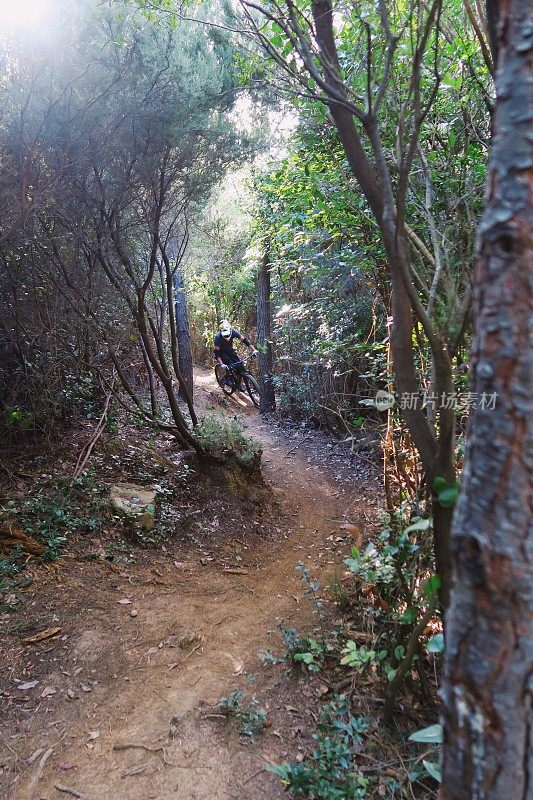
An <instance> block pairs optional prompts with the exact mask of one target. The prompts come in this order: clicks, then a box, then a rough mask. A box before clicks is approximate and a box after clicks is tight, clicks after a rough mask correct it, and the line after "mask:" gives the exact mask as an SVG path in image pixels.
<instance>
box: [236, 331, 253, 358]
mask: <svg viewBox="0 0 533 800" xmlns="http://www.w3.org/2000/svg"><path fill="white" fill-rule="evenodd" d="M234 334H235V338H236V339H240V340H241V342H242V343H243V344H245V345H246V347H249V348H250V350H253V351H254V353H255V352H257V351H256V349H255V347H254V346H253V344H252V343H251V341H250V340H249V339H248V338H247V337H246V336H243V335H242V333H240V332H239V331H238V330H236V329H234Z"/></svg>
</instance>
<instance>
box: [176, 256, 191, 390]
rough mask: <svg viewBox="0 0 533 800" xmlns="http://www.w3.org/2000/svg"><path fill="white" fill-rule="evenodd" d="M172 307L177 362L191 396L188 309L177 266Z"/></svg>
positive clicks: (181, 278) (181, 274) (182, 281)
mask: <svg viewBox="0 0 533 800" xmlns="http://www.w3.org/2000/svg"><path fill="white" fill-rule="evenodd" d="M174 308H175V312H176V339H177V341H178V364H179V368H180V372H181V374H182V375H183V377H184V379H185V384H186V386H187V389H188V390H189V394H190V396H191V399H192V396H193V361H192V343H191V331H190V328H189V311H188V308H187V294H186V293H185V282H184V280H183V273H182V272H181V270H180V268H179V267H177V268H176V271H175V272H174Z"/></svg>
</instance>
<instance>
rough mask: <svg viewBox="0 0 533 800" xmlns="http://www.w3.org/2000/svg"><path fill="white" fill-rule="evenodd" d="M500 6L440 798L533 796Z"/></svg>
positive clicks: (508, 114)
mask: <svg viewBox="0 0 533 800" xmlns="http://www.w3.org/2000/svg"><path fill="white" fill-rule="evenodd" d="M500 14H501V19H500V25H499V27H498V31H499V36H500V39H499V43H498V74H497V80H496V89H497V102H496V114H495V135H494V139H493V149H492V156H491V162H490V166H489V174H488V181H487V208H486V211H485V214H484V216H483V219H482V222H481V225H480V229H479V244H478V263H477V268H476V279H475V281H476V306H475V308H476V339H475V345H474V354H473V374H474V376H475V382H474V391H475V392H477V397H478V407H477V408H476V410H475V411H474V412H473V413H472V416H471V419H470V425H469V433H468V447H467V457H466V464H465V470H464V480H463V489H462V494H461V498H460V501H459V506H458V508H457V513H456V517H455V520H454V532H453V539H452V546H453V551H454V569H455V584H454V589H453V593H452V603H451V607H450V612H449V615H448V619H447V622H448V624H447V644H446V650H447V654H446V672H445V683H444V690H443V700H444V710H443V716H444V730H445V745H444V764H443V784H442V793H441V798H442V800H531V797H532V796H533V748H532V744H533V741H532V726H531V722H532V712H531V690H532V688H533V685H532V679H531V674H532V673H531V670H532V663H533V567H532V564H533V540H532V528H531V524H532V498H533V327H532V323H533V137H532V135H531V134H532V131H533V3H532V2H531V0H507V2H505V3H502V4H501V5H500ZM494 394H495V395H496V407H495V409H494V410H492V409H491V407H490V406H491V396H492V395H494ZM483 398H485V399H483ZM487 403H488V406H487ZM483 405H486V407H485V408H483V407H482V406H483Z"/></svg>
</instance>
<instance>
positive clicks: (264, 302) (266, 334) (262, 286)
mask: <svg viewBox="0 0 533 800" xmlns="http://www.w3.org/2000/svg"><path fill="white" fill-rule="evenodd" d="M271 328H272V317H271V310H270V272H269V261H268V250H265V253H264V254H263V258H262V259H261V263H260V264H259V270H258V272H257V344H258V348H259V386H260V389H261V405H260V411H261V413H262V414H268V413H269V412H271V411H275V409H276V397H275V394H274V385H273V383H272V373H273V355H272V331H271Z"/></svg>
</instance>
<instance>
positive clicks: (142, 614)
mask: <svg viewBox="0 0 533 800" xmlns="http://www.w3.org/2000/svg"><path fill="white" fill-rule="evenodd" d="M196 384H197V395H198V396H199V397H200V398H201V399H203V404H204V406H206V407H209V405H210V404H212V405H216V404H217V400H218V398H219V390H218V388H217V387H216V385H215V384H214V382H213V379H212V376H211V374H210V373H207V372H202V371H198V374H197V376H196ZM225 402H226V407H227V409H228V410H229V411H230V413H239V414H242V415H243V417H244V420H245V425H246V428H247V431H248V433H249V434H250V435H253V436H254V437H255V438H258V439H259V440H260V441H261V442H262V443H263V447H264V458H265V466H264V470H263V471H264V477H265V480H266V482H267V483H268V484H270V485H271V486H272V489H273V491H274V492H275V494H276V497H277V499H278V501H279V504H280V506H281V508H282V509H283V514H284V516H283V519H282V520H280V524H282V525H283V526H285V528H286V530H284V532H283V533H282V535H281V537H280V539H279V540H278V541H276V542H275V543H272V542H268V543H267V542H265V543H264V544H263V545H261V546H259V548H258V550H257V551H256V552H254V553H253V560H254V564H256V565H257V567H256V568H253V569H252V568H249V569H248V572H247V574H246V575H239V574H227V573H224V572H223V571H222V570H220V569H219V568H217V567H216V566H214V565H209V564H207V565H205V564H201V563H200V560H199V559H198V555H197V554H195V553H192V554H191V560H187V561H185V562H181V563H178V565H174V564H173V563H172V560H171V559H168V560H169V562H170V563H168V564H167V565H166V566H162V567H160V568H159V569H158V570H151V571H150V573H149V574H146V570H144V571H143V570H129V571H126V572H123V573H122V574H114V573H110V574H109V577H107V576H106V575H102V572H101V570H100V571H99V570H98V567H97V565H91V564H81V565H78V566H77V567H76V569H74V567H73V568H72V570H71V573H69V575H68V576H66V578H65V580H67V582H68V583H69V590H70V592H71V593H72V594H71V597H72V598H73V600H72V602H75V596H76V593H77V592H78V593H83V592H82V589H83V590H85V589H86V588H87V586H89V587H90V586H91V583H93V584H94V583H95V582H96V581H97V582H98V585H95V591H94V603H93V604H92V605H91V607H88V608H86V607H82V608H80V609H79V619H78V623H77V630H76V635H75V637H70V639H71V642H70V643H69V647H70V648H71V659H70V662H69V668H68V669H65V670H64V671H63V672H62V664H61V657H60V656H57V663H54V660H55V658H56V657H55V656H54V658H52V657H51V656H50V671H49V673H48V675H47V677H46V679H45V680H42V681H41V682H40V686H39V691H41V687H42V688H45V687H46V686H50V687H55V689H56V692H55V693H54V694H51V695H50V696H49V697H47V698H46V697H45V698H43V699H41V701H40V703H39V705H38V707H37V710H36V712H35V714H34V715H33V717H32V719H28V718H27V717H26V718H24V719H23V721H21V725H20V728H19V730H14V729H13V728H11V729H10V730H9V733H6V732H4V735H3V743H2V744H3V747H2V751H1V752H2V759H0V762H2V763H4V764H8V765H10V768H9V769H8V770H7V772H6V773H5V775H4V778H2V777H0V787H1V785H2V780H4V781H7V783H5V784H4V786H5V789H4V791H3V792H0V793H1V794H2V796H3V797H4V798H6V800H59V798H61V797H64V798H66V797H73V796H74V797H76V796H82V797H83V798H86V800H149V798H155V799H156V800H170V799H171V798H172V799H173V800H208V798H209V800H214V799H216V798H228V797H234V798H239V799H241V798H242V800H246V798H254V800H261V798H264V799H265V800H267V799H268V800H274V799H275V798H281V797H283V796H285V795H284V793H283V791H282V787H281V785H280V784H279V782H278V781H277V779H276V778H274V777H273V776H271V775H269V774H268V773H266V772H265V771H264V768H265V766H266V762H267V761H270V760H273V761H277V760H279V759H280V758H282V757H283V755H284V754H286V753H287V752H289V753H291V752H294V751H295V748H296V747H297V744H298V741H297V735H296V734H294V732H293V731H292V729H291V728H292V723H293V722H296V723H297V722H298V711H297V706H298V696H299V692H300V687H299V686H298V685H297V684H296V683H295V684H294V685H292V686H291V685H287V682H286V680H285V679H284V678H283V676H282V675H281V674H280V671H279V670H278V671H276V670H267V669H265V668H264V667H263V666H262V665H261V664H260V662H259V658H258V656H259V653H260V651H261V650H262V649H265V648H268V647H271V646H272V642H271V640H270V639H269V636H268V631H269V630H272V629H274V628H275V627H276V625H277V624H278V622H279V621H280V620H284V621H285V622H286V623H287V624H290V623H292V624H294V625H297V626H298V627H299V628H300V627H303V628H305V626H306V625H308V624H309V623H310V622H311V620H312V617H311V614H310V609H309V608H308V605H307V603H306V601H305V599H304V592H303V587H302V584H301V582H300V580H299V578H298V576H297V574H296V572H295V564H296V563H297V562H298V561H300V560H303V561H304V562H306V563H307V564H309V565H313V567H314V569H315V570H316V569H319V570H322V572H324V571H327V570H328V569H329V570H332V569H333V566H332V564H333V563H334V562H335V561H337V562H338V561H339V560H340V554H341V552H342V553H344V552H346V550H347V546H348V542H347V541H346V540H345V541H343V542H340V541H335V539H336V537H338V536H339V533H341V531H340V530H339V526H340V523H341V522H342V521H343V520H345V519H346V518H349V519H350V520H351V521H354V522H357V521H359V522H360V523H362V524H363V525H364V522H365V519H364V517H365V512H366V510H367V509H368V508H369V507H370V506H372V494H373V492H375V484H370V483H369V484H368V485H367V486H361V485H356V484H357V483H359V481H357V480H353V474H351V472H350V468H349V467H348V466H347V465H344V466H342V465H340V466H339V465H333V464H332V465H331V466H329V467H328V466H326V467H324V466H323V461H324V457H322V460H321V462H320V463H318V462H317V463H314V461H313V456H312V455H310V454H309V452H308V451H307V450H306V449H305V441H302V439H301V438H298V439H294V440H292V439H288V438H287V437H286V436H285V435H283V434H282V433H280V432H278V431H277V430H276V429H275V428H273V427H271V426H270V427H269V425H268V424H267V423H263V422H262V420H261V418H260V417H259V416H258V415H257V414H256V412H255V410H253V409H251V408H250V405H249V403H248V402H246V401H244V400H242V399H239V398H237V399H236V401H235V402H233V401H225ZM293 442H294V444H293ZM356 477H357V476H356ZM287 518H289V519H291V520H293V521H294V522H293V524H292V525H291V526H290V527H288V526H287V523H286V520H287ZM285 537H286V538H285ZM338 548H340V550H339V549H338ZM160 563H162V564H163V565H164V563H165V562H163V561H162V562H160ZM119 600H131V603H120V602H118V601H119ZM132 609H135V610H136V611H137V615H136V616H131V611H132ZM72 639H73V641H74V650H73V652H72V647H73V645H72ZM65 647H66V645H65ZM76 664H77V665H78V666H75V665H76ZM74 679H75V680H76V682H77V683H76V685H77V686H80V685H81V687H82V688H81V689H76V691H72V690H70V692H68V691H67V688H66V687H68V686H69V685H73V684H72V682H73V681H74ZM80 682H82V683H80ZM233 689H240V690H242V691H244V692H247V693H248V695H251V694H252V693H255V694H256V695H257V697H258V700H259V701H260V703H261V705H262V706H264V707H265V708H267V710H268V712H269V720H270V723H271V724H270V727H268V728H267V729H266V730H265V732H264V733H262V734H261V735H259V736H257V737H256V738H255V739H253V740H251V741H248V740H244V739H243V737H239V735H238V733H237V732H236V730H235V729H234V728H232V727H231V726H228V724H227V723H226V722H224V720H221V719H219V718H218V717H216V716H213V714H215V713H216V710H214V706H215V704H216V703H217V701H218V700H219V698H220V697H221V696H223V695H226V696H227V695H228V694H229V693H230V692H231V691H232V690H233ZM70 695H73V696H70ZM286 706H289V709H290V710H289V711H288V710H287V708H286ZM295 706H296V707H295ZM132 745H143V746H144V747H133V746H132ZM38 751H40V752H38ZM35 752H37V755H36V756H35ZM32 754H33V755H34V758H33V761H32V762H31V763H28V759H29V758H30V757H31V756H32ZM57 787H62V789H66V790H70V791H71V794H68V793H66V792H64V791H62V790H61V788H57ZM72 792H74V794H73V793H72ZM76 792H77V793H78V794H76Z"/></svg>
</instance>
